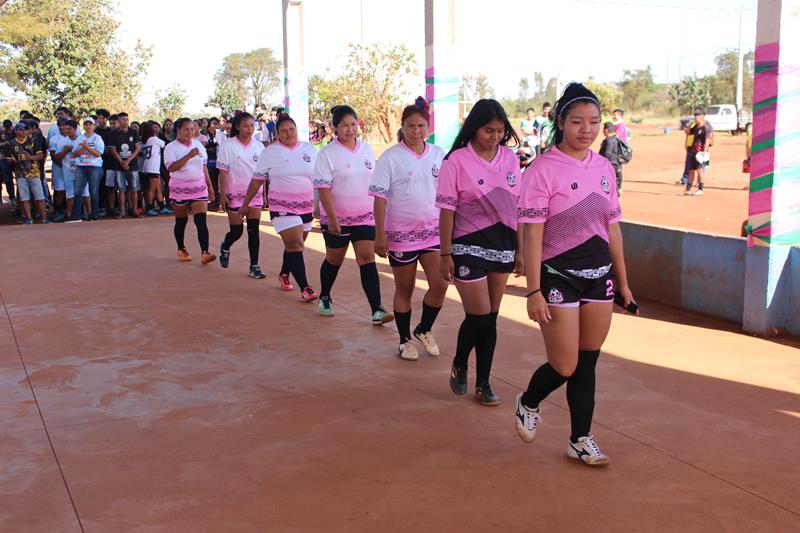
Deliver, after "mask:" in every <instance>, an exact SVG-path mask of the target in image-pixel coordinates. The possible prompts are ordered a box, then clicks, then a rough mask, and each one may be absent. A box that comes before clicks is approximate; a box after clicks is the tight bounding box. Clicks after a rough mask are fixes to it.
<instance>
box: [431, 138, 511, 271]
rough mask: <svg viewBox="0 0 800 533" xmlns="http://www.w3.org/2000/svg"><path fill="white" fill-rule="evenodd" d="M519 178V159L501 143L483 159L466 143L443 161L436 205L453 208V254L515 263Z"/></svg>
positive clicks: (482, 259)
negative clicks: (487, 159)
mask: <svg viewBox="0 0 800 533" xmlns="http://www.w3.org/2000/svg"><path fill="white" fill-rule="evenodd" d="M519 182H520V169H519V159H518V158H517V156H516V154H514V152H513V150H511V149H510V148H508V147H505V146H500V147H498V149H497V154H496V155H495V157H494V159H492V161H486V160H485V159H483V158H482V157H481V156H479V155H478V154H476V153H475V150H474V149H473V148H472V144H471V143H468V144H467V146H466V147H465V148H459V149H458V150H456V151H454V152H453V153H451V154H450V156H449V157H448V158H447V159H445V160H444V161H443V162H442V170H441V172H439V188H438V190H437V194H436V207H439V208H441V209H448V210H450V211H455V227H454V229H453V247H452V250H451V251H452V254H453V255H454V256H464V257H469V258H470V259H471V260H472V262H477V263H481V262H482V261H488V262H490V263H506V264H507V263H513V262H514V255H515V252H516V249H517V224H518V222H517V200H518V198H519V193H520V183H519Z"/></svg>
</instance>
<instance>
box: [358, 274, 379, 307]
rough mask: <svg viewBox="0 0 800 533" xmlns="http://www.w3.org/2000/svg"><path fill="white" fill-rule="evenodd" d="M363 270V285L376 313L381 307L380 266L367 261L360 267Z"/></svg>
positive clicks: (370, 304)
mask: <svg viewBox="0 0 800 533" xmlns="http://www.w3.org/2000/svg"><path fill="white" fill-rule="evenodd" d="M358 269H359V270H360V271H361V287H362V288H363V289H364V294H366V295H367V301H368V302H369V306H370V308H371V309H372V312H373V313H374V312H375V311H377V310H378V309H380V307H381V281H380V278H379V277H378V266H377V265H376V264H375V263H367V264H366V265H361V266H359V267H358Z"/></svg>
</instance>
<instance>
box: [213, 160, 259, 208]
mask: <svg viewBox="0 0 800 533" xmlns="http://www.w3.org/2000/svg"><path fill="white" fill-rule="evenodd" d="M223 172H224V173H225V180H226V181H227V179H228V173H227V172H226V171H224V170H223V171H220V173H219V195H220V196H221V197H224V196H225V193H224V192H223V191H224V190H223V188H222V184H223V183H226V182H223V181H222V173H223ZM265 181H266V180H257V179H251V180H250V185H248V186H247V193H245V195H244V202H242V207H241V208H240V209H239V212H240V213H242V214H243V215H244V214H245V213H247V210H248V208H249V207H250V202H251V201H252V200H253V198H255V197H256V194H257V193H258V190H259V189H260V188H261V186H262V185H263V184H264V182H265Z"/></svg>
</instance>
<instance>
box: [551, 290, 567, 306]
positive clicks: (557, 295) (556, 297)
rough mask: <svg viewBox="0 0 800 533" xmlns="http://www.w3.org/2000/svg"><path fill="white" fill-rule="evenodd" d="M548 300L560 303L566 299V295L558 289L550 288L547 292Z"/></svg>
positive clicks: (552, 302)
mask: <svg viewBox="0 0 800 533" xmlns="http://www.w3.org/2000/svg"><path fill="white" fill-rule="evenodd" d="M547 301H548V302H550V303H551V304H560V303H561V302H563V301H564V295H563V294H562V293H561V291H560V290H558V289H550V292H548V293H547Z"/></svg>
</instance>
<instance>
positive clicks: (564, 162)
mask: <svg viewBox="0 0 800 533" xmlns="http://www.w3.org/2000/svg"><path fill="white" fill-rule="evenodd" d="M621 218H622V210H621V208H620V204H619V197H618V196H617V185H616V174H615V172H614V168H613V167H612V166H611V163H609V161H608V159H606V158H605V157H602V156H600V155H598V154H597V153H595V152H593V151H591V150H589V154H588V155H587V156H586V159H584V160H583V161H579V160H577V159H575V158H574V157H570V156H568V155H567V154H565V153H564V152H562V151H561V150H559V149H558V148H556V147H555V146H554V147H553V148H552V149H551V150H550V151H548V152H546V153H544V154H542V155H541V156H540V157H537V158H536V159H535V160H534V162H533V163H532V164H531V165H530V166H529V167H528V168H527V169H526V170H525V174H524V177H523V179H522V195H521V196H520V201H519V220H520V222H523V223H533V224H536V223H543V224H544V237H543V241H542V261H546V260H548V259H551V258H553V257H556V256H558V255H561V254H563V253H564V252H568V251H570V250H572V249H574V248H576V247H578V246H580V245H582V244H584V243H586V242H587V241H589V240H590V239H592V238H593V237H600V238H601V239H603V240H604V241H605V242H606V243H608V239H609V237H608V226H609V224H614V223H616V222H619V220H620V219H621Z"/></svg>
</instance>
